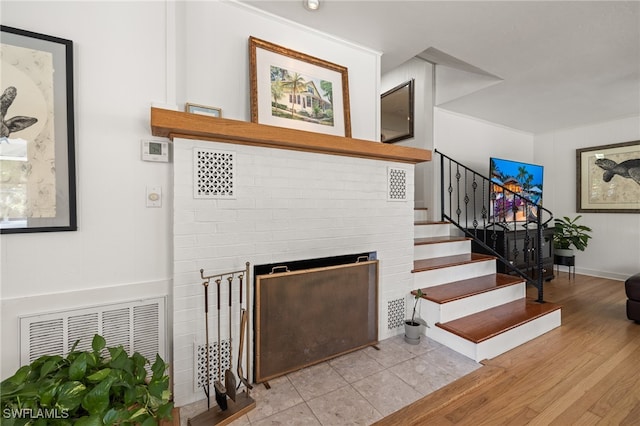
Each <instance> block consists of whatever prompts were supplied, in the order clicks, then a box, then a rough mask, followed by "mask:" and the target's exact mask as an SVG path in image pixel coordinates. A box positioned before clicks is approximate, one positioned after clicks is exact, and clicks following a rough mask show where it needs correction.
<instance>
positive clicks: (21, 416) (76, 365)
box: [0, 334, 173, 426]
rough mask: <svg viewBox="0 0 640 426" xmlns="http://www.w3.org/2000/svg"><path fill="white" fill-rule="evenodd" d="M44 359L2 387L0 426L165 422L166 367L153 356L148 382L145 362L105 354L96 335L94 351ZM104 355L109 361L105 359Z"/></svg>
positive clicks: (114, 351) (118, 352) (119, 350)
mask: <svg viewBox="0 0 640 426" xmlns="http://www.w3.org/2000/svg"><path fill="white" fill-rule="evenodd" d="M77 345H78V342H76V344H75V345H74V346H73V348H72V349H71V352H69V354H68V355H67V356H66V357H62V356H59V355H44V356H41V357H40V358H38V359H36V360H35V361H33V362H32V363H31V364H29V365H25V366H23V367H21V368H20V369H18V371H17V372H16V373H15V374H14V375H13V376H11V377H9V378H8V379H6V380H4V381H3V382H2V383H1V384H0V386H1V390H0V404H1V405H2V413H1V416H2V417H1V421H0V423H2V424H3V425H35V426H39V425H71V424H74V425H78V426H83V425H123V424H141V425H143V426H147V425H157V424H158V420H159V419H169V418H170V417H171V410H172V408H173V402H170V401H169V399H170V397H171V393H170V391H169V376H167V375H166V374H165V372H166V370H167V364H166V363H165V362H164V361H163V360H162V358H160V356H159V355H156V359H155V362H154V363H153V365H152V366H151V371H152V375H151V377H147V370H146V369H145V366H146V365H147V364H150V362H149V360H147V359H146V358H145V357H144V356H142V355H140V354H139V353H137V352H136V353H134V354H133V355H131V356H128V354H127V353H126V351H125V350H124V348H123V347H122V346H120V347H116V348H107V349H106V350H105V347H106V342H105V340H104V338H103V337H102V336H100V335H97V334H96V335H95V336H94V337H93V341H92V345H91V347H92V349H93V350H92V351H84V352H83V351H76V350H75V348H76V346H77ZM107 352H108V354H109V356H108V357H106V356H105V354H106V353H107Z"/></svg>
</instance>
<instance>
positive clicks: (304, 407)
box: [180, 336, 481, 426]
mask: <svg viewBox="0 0 640 426" xmlns="http://www.w3.org/2000/svg"><path fill="white" fill-rule="evenodd" d="M378 348H379V349H380V350H376V349H375V348H373V347H368V348H365V349H362V350H359V351H356V352H353V353H350V354H347V355H343V356H341V357H339V358H335V359H332V360H330V361H327V362H323V363H321V364H317V365H315V366H311V367H308V368H305V369H303V370H300V371H296V372H293V373H290V374H287V375H286V376H283V377H279V378H277V379H274V380H271V381H269V384H270V385H271V389H269V390H267V389H266V388H265V387H264V386H263V385H256V386H254V390H253V391H252V393H251V396H252V397H253V398H254V399H255V400H256V408H255V409H253V410H252V411H250V412H249V413H248V414H247V415H245V416H242V417H241V418H239V419H237V420H235V421H234V422H232V423H231V425H233V426H244V425H251V426H254V425H260V426H262V425H296V426H298V425H326V426H339V425H369V424H372V423H374V422H376V421H377V420H379V419H381V418H383V417H385V416H388V415H389V414H391V413H392V412H394V411H397V410H399V409H400V408H402V407H404V406H406V405H409V404H411V403H412V402H414V401H416V400H418V399H420V398H422V397H423V396H425V395H428V394H429V393H431V392H433V391H435V390H437V389H439V388H441V387H443V386H445V385H447V384H449V383H451V382H453V381H454V380H456V379H458V378H460V377H462V376H464V375H466V374H469V373H470V372H472V371H474V370H476V369H477V368H480V367H481V365H480V364H478V363H476V362H475V361H473V360H471V359H469V358H467V357H465V356H463V355H460V354H459V353H457V352H454V351H453V350H451V349H449V348H447V347H445V346H443V345H441V344H439V343H437V342H435V341H433V340H431V339H428V338H426V337H424V336H423V337H422V339H421V342H420V344H419V345H409V344H407V343H405V342H404V339H403V337H402V336H395V337H391V338H389V339H386V340H383V341H381V342H380V344H379V345H378ZM211 404H212V407H213V406H215V398H213V396H212V397H211ZM205 409H206V400H204V401H199V402H196V403H194V404H191V405H189V406H186V407H182V408H181V410H180V411H181V414H180V417H181V424H182V425H186V424H187V418H189V417H191V416H195V415H197V414H199V413H201V412H203V411H204V410H205Z"/></svg>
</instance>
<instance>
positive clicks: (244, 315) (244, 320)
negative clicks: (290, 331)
mask: <svg viewBox="0 0 640 426" xmlns="http://www.w3.org/2000/svg"><path fill="white" fill-rule="evenodd" d="M248 268H249V265H247V269H248ZM248 273H249V272H248V271H247V274H248ZM243 278H244V275H242V274H240V275H239V276H238V280H239V281H240V344H239V349H238V368H237V369H236V373H238V379H240V383H238V388H240V385H245V386H246V388H247V395H249V389H253V386H251V384H250V383H249V376H247V377H246V378H245V377H244V373H243V370H242V353H243V352H244V351H243V349H244V336H245V332H246V328H247V325H248V324H247V310H246V309H245V308H243V307H242V280H243ZM247 368H249V364H248V363H247Z"/></svg>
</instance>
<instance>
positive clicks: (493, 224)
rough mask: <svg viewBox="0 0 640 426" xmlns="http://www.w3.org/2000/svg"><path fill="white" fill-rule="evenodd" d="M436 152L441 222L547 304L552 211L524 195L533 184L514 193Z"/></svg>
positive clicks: (539, 300)
mask: <svg viewBox="0 0 640 426" xmlns="http://www.w3.org/2000/svg"><path fill="white" fill-rule="evenodd" d="M435 152H436V153H437V154H439V155H440V207H441V213H442V214H441V216H442V220H443V221H448V222H450V223H452V224H453V225H455V226H456V227H457V228H458V229H460V230H461V231H462V232H464V234H465V235H467V236H468V237H471V238H473V240H474V245H475V246H476V247H479V248H481V250H482V251H483V252H485V253H489V254H491V255H493V256H495V257H496V258H497V259H498V261H500V262H502V264H504V265H505V267H506V269H505V270H506V271H507V272H509V273H514V274H517V275H519V276H521V277H522V278H524V279H525V280H526V281H527V283H528V284H530V285H533V286H535V287H536V289H537V290H538V298H537V301H538V302H544V299H543V296H544V288H543V283H544V272H545V270H544V265H543V257H544V256H543V246H544V245H545V244H553V242H552V241H545V239H544V237H543V230H544V229H545V228H546V227H547V224H548V223H549V222H550V221H551V220H552V219H553V214H552V213H551V212H550V211H549V210H547V209H545V208H544V207H542V206H541V205H539V204H537V203H534V202H532V201H530V199H529V198H527V197H526V196H524V195H522V194H523V193H525V192H526V191H527V190H528V189H529V188H519V189H518V190H517V191H514V190H513V189H510V188H507V187H506V186H504V185H503V184H501V183H499V182H497V181H496V180H492V179H491V178H489V177H487V176H483V175H482V174H480V173H478V172H476V171H474V170H472V169H470V168H469V167H466V166H465V165H463V164H461V163H459V162H457V161H455V160H454V159H452V158H450V157H448V156H446V155H445V154H443V153H442V152H440V151H438V150H435ZM499 240H501V241H499ZM508 241H511V242H512V243H511V244H508V243H507V242H508ZM514 241H518V242H519V243H517V244H514V243H513V242H514ZM499 247H500V248H501V250H499V249H498V248H499ZM551 267H553V266H551Z"/></svg>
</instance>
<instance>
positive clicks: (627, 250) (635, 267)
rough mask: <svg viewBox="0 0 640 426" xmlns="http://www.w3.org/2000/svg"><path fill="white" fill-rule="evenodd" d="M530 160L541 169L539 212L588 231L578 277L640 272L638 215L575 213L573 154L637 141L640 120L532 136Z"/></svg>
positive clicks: (622, 276) (578, 261)
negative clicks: (572, 221) (544, 209)
mask: <svg viewBox="0 0 640 426" xmlns="http://www.w3.org/2000/svg"><path fill="white" fill-rule="evenodd" d="M534 140H535V161H536V162H538V163H541V164H544V165H545V188H544V191H545V194H544V198H545V201H544V203H545V207H547V208H549V209H551V211H553V213H554V215H555V216H556V217H562V216H569V217H572V218H573V217H575V216H577V215H578V214H581V215H582V219H581V223H583V224H584V225H587V226H590V227H591V228H592V229H593V238H592V239H591V241H590V243H589V246H588V247H587V249H586V250H585V251H584V252H579V251H577V252H576V271H577V272H578V273H582V274H587V275H595V276H601V277H607V278H612V279H619V280H625V279H627V278H628V277H629V276H631V275H633V274H636V273H638V272H640V214H638V213H577V211H576V210H577V209H576V188H577V186H576V149H578V148H588V147H593V146H600V145H608V144H614V143H620V142H629V141H636V140H640V116H636V117H627V118H623V119H619V120H614V121H609V122H605V123H598V124H593V125H589V126H584V127H578V128H573V129H565V130H558V131H554V132H550V133H545V134H539V135H536V136H535V139H534Z"/></svg>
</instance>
